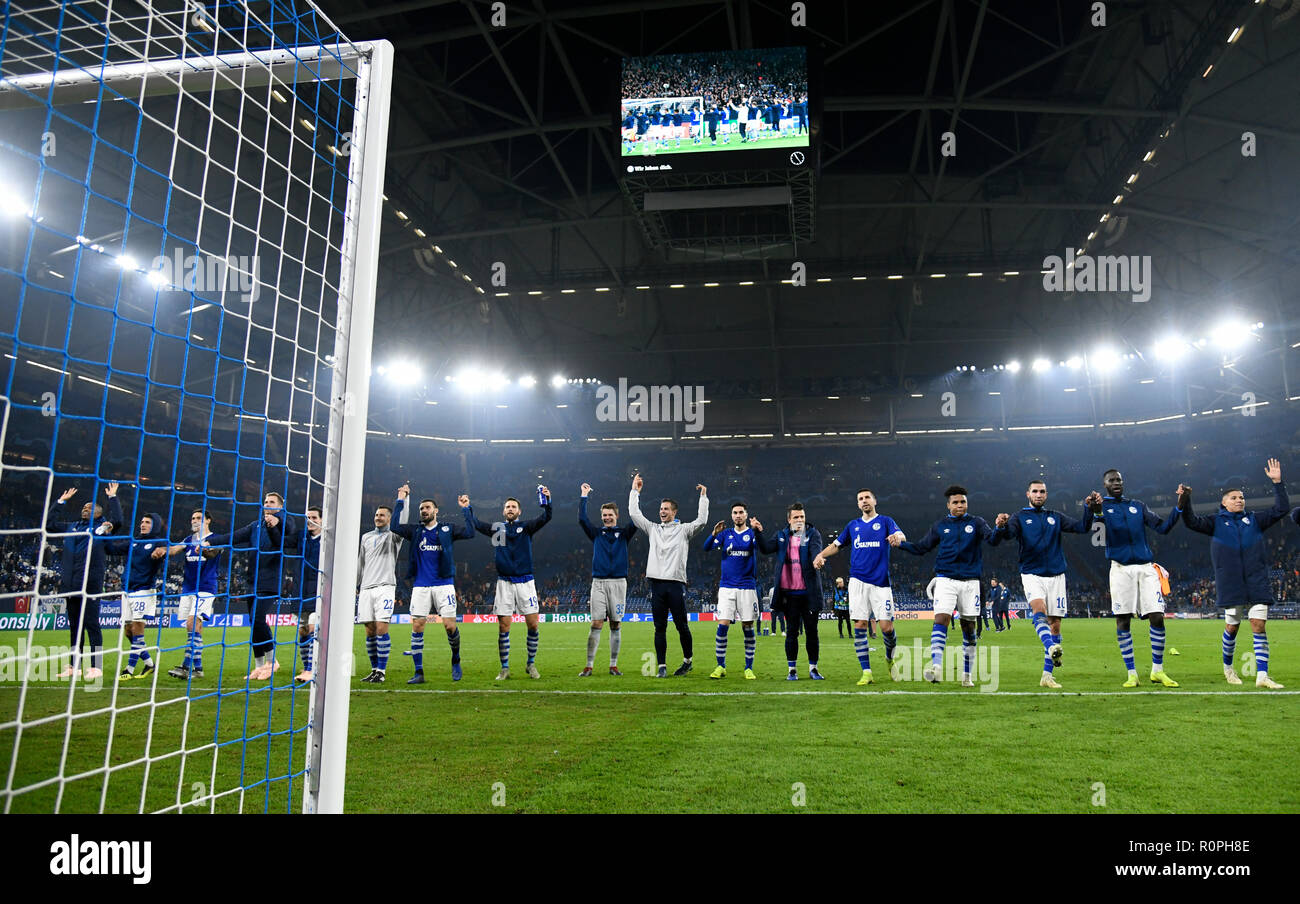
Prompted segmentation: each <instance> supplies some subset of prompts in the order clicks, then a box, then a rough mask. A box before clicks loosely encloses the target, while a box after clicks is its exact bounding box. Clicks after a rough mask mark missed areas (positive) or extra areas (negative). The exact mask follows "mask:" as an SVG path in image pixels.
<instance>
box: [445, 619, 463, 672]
mask: <svg viewBox="0 0 1300 904" xmlns="http://www.w3.org/2000/svg"><path fill="white" fill-rule="evenodd" d="M447 646H449V647H451V664H452V665H460V628H457V629H456V630H455V631H452V632H451V633H450V634H448V635H447Z"/></svg>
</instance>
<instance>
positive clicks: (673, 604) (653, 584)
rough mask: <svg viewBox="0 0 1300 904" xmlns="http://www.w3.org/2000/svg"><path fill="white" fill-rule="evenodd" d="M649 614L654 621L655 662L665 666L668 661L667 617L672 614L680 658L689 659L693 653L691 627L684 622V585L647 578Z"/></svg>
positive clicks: (679, 582) (677, 582)
mask: <svg viewBox="0 0 1300 904" xmlns="http://www.w3.org/2000/svg"><path fill="white" fill-rule="evenodd" d="M648 583H649V585H650V612H651V613H652V614H653V615H654V620H655V661H656V662H657V663H658V664H659V665H665V664H666V662H667V659H668V615H669V613H672V616H673V624H674V625H675V626H676V627H677V639H678V640H680V641H681V642H682V658H683V659H690V658H691V653H692V652H694V644H693V643H692V642H691V627H690V624H689V623H688V622H687V621H686V585H685V584H683V583H682V582H681V581H661V580H658V579H657V578H649V579H648Z"/></svg>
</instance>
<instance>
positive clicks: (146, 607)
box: [122, 590, 158, 621]
mask: <svg viewBox="0 0 1300 904" xmlns="http://www.w3.org/2000/svg"><path fill="white" fill-rule="evenodd" d="M128 614H129V616H130V617H129V618H128V617H127V616H128ZM157 614H158V594H156V593H154V592H153V591H151V590H132V591H131V592H130V593H124V594H122V617H123V618H126V620H127V621H144V620H145V619H146V618H153V617H154V616H155V615H157Z"/></svg>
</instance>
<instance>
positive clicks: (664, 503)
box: [627, 474, 709, 678]
mask: <svg viewBox="0 0 1300 904" xmlns="http://www.w3.org/2000/svg"><path fill="white" fill-rule="evenodd" d="M643 485H644V481H642V479H641V475H640V474H637V475H636V476H635V477H634V478H633V479H632V491H631V492H630V493H629V494H628V497H627V510H628V512H630V513H631V515H632V521H633V522H634V523H635V524H636V526H637V527H639V528H641V530H643V531H645V534H646V536H647V537H649V538H650V555H649V556H648V557H647V559H646V566H645V576H646V582H647V583H648V584H649V585H650V610H651V612H653V613H654V620H655V661H656V662H657V663H658V665H659V672H658V676H657V677H659V678H667V677H668V666H667V664H666V662H665V660H666V659H667V658H668V615H669V613H671V614H672V617H673V624H674V625H676V626H677V636H678V639H680V640H681V642H682V664H681V667H680V668H679V669H678V670H677V671H675V672H673V675H674V676H680V675H685V674H686V673H687V672H689V671H690V670H691V653H692V652H693V646H692V643H691V629H690V625H689V624H688V623H687V621H686V555H687V553H688V552H689V551H690V544H691V538H692V537H694V536H695V535H696V534H697V533H699V532H700V531H701V530H703V529H704V526H705V524H706V523H708V520H709V497H708V490H707V489H706V488H705V486H704V484H702V483H698V484H696V485H695V488H696V489H697V490H699V491H700V509H699V515H698V517H696V519H695V520H694V521H692V522H690V523H689V524H683V523H682V522H681V521H680V520H678V518H677V503H676V502H674V501H673V500H672V499H663V500H661V501H660V502H659V523H658V524H651V523H650V520H649V519H648V518H646V517H645V515H643V514H642V513H641V487H642V486H643Z"/></svg>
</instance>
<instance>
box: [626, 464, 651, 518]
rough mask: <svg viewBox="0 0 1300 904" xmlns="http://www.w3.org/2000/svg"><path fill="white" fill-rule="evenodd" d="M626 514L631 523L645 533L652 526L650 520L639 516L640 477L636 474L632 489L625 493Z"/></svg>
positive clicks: (641, 515)
mask: <svg viewBox="0 0 1300 904" xmlns="http://www.w3.org/2000/svg"><path fill="white" fill-rule="evenodd" d="M627 513H628V514H629V515H630V516H631V517H632V523H633V524H635V525H636V526H637V527H639V528H641V529H642V530H643V531H646V532H647V533H648V532H649V531H650V529H651V528H652V527H654V525H653V524H651V523H650V519H649V518H647V517H646V516H645V515H643V514H641V475H640V474H638V475H637V477H636V480H634V481H633V482H632V489H630V490H628V493H627Z"/></svg>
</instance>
